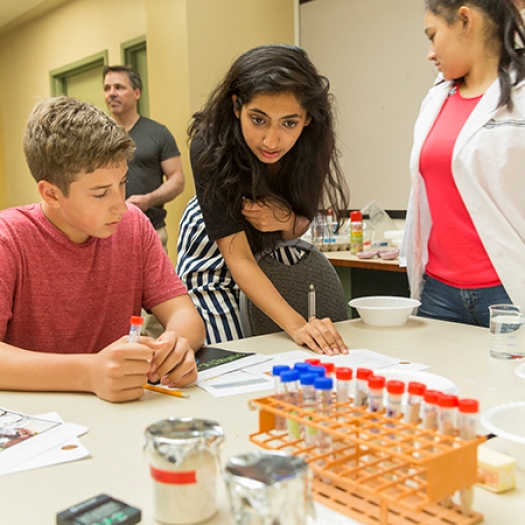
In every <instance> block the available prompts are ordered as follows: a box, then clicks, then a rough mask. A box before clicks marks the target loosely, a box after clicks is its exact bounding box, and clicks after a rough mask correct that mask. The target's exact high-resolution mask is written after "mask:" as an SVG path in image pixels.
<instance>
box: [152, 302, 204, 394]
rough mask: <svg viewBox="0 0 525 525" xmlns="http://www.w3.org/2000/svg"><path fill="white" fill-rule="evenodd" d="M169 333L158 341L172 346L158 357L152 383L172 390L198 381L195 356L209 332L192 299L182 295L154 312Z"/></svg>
mask: <svg viewBox="0 0 525 525" xmlns="http://www.w3.org/2000/svg"><path fill="white" fill-rule="evenodd" d="M151 311H152V313H153V315H154V316H155V317H156V318H157V319H158V321H159V322H160V323H161V324H162V326H164V327H165V329H166V331H165V332H164V333H163V334H162V335H161V336H160V337H159V338H158V339H157V341H166V342H169V344H168V345H167V346H166V347H165V348H162V349H161V350H159V351H157V352H156V353H155V357H154V359H153V361H152V368H153V371H152V373H150V374H149V379H151V380H152V381H158V380H159V379H161V381H162V383H163V384H169V385H172V386H184V385H188V384H190V383H193V382H194V381H196V380H197V364H196V362H195V352H196V351H197V350H199V348H200V347H201V346H202V345H203V343H204V337H205V335H206V331H205V328H204V323H203V321H202V318H201V316H200V315H199V313H198V312H197V310H196V308H195V306H194V305H193V302H192V300H191V299H190V296H189V295H187V294H184V295H179V296H178V297H174V298H173V299H169V300H168V301H164V302H163V303H160V304H158V305H157V306H155V307H153V308H152V309H151Z"/></svg>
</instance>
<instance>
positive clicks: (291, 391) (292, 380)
mask: <svg viewBox="0 0 525 525" xmlns="http://www.w3.org/2000/svg"><path fill="white" fill-rule="evenodd" d="M281 383H282V385H283V388H284V401H285V402H286V403H287V404H288V405H292V406H296V407H297V406H299V405H300V402H301V398H300V390H299V373H298V372H297V370H289V371H285V372H281ZM296 413H297V412H295V411H293V410H289V414H296ZM286 421H287V425H288V434H289V435H290V437H293V438H297V439H299V438H300V437H301V428H300V426H299V423H298V422H297V421H295V420H294V419H290V418H287V420H286Z"/></svg>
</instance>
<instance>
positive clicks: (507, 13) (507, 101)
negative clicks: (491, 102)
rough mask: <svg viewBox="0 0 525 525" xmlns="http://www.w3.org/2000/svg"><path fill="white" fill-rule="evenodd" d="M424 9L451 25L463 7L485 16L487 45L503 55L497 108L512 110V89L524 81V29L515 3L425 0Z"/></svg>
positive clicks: (507, 1)
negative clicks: (494, 45)
mask: <svg viewBox="0 0 525 525" xmlns="http://www.w3.org/2000/svg"><path fill="white" fill-rule="evenodd" d="M425 6H426V8H427V10H428V11H430V12H431V13H433V14H435V15H439V16H442V17H443V18H444V19H445V21H446V22H447V23H448V24H452V23H454V22H456V21H457V19H458V18H457V17H458V14H457V12H458V9H459V8H460V7H461V6H469V7H473V8H475V9H479V10H480V11H481V12H482V13H483V16H484V17H485V20H486V21H487V22H488V24H487V42H488V43H489V44H490V43H492V44H496V46H497V49H498V50H499V53H500V59H499V66H498V76H499V81H500V86H501V96H500V99H499V101H498V107H505V106H507V107H508V108H509V109H512V98H511V89H512V86H515V85H517V84H518V83H519V82H520V81H521V80H523V78H525V57H524V48H525V28H524V25H523V19H522V17H521V15H520V13H519V11H518V8H517V6H516V4H515V0H425ZM512 75H515V77H514V78H512Z"/></svg>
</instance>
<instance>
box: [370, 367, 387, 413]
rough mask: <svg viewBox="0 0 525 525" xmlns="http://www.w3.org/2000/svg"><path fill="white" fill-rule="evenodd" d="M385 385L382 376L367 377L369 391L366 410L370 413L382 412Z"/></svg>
mask: <svg viewBox="0 0 525 525" xmlns="http://www.w3.org/2000/svg"><path fill="white" fill-rule="evenodd" d="M385 383H386V380H385V378H384V377H382V376H374V375H371V376H368V390H369V391H370V401H369V403H368V410H369V411H370V412H381V411H382V410H383V398H384V395H385Z"/></svg>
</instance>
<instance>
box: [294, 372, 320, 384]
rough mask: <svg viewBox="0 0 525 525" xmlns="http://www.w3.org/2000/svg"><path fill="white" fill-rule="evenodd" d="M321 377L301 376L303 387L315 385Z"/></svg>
mask: <svg viewBox="0 0 525 525" xmlns="http://www.w3.org/2000/svg"><path fill="white" fill-rule="evenodd" d="M318 377H319V376H318V375H317V374H301V375H300V376H299V381H300V382H301V385H313V384H314V383H315V380H316V379H317V378H318Z"/></svg>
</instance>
